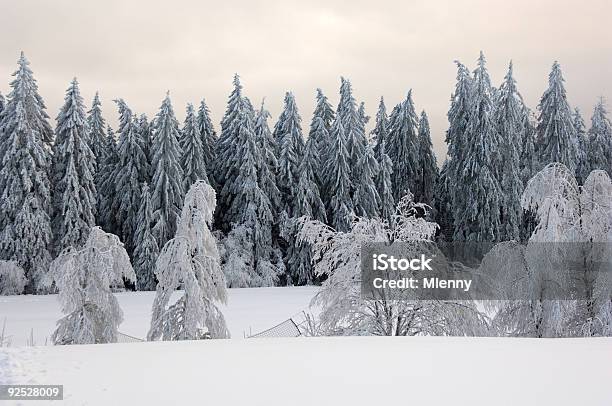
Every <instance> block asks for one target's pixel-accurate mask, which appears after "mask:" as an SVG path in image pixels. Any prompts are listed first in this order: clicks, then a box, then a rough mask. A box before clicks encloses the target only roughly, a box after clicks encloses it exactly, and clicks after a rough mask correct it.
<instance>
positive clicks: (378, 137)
mask: <svg viewBox="0 0 612 406" xmlns="http://www.w3.org/2000/svg"><path fill="white" fill-rule="evenodd" d="M388 136H389V117H388V116H387V106H385V99H384V97H381V98H380V102H379V103H378V111H377V112H376V122H375V124H374V129H373V130H372V142H374V152H375V153H376V154H378V152H379V150H380V148H381V146H382V145H383V143H386V142H387V138H388Z"/></svg>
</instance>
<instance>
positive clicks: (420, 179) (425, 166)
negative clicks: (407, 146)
mask: <svg viewBox="0 0 612 406" xmlns="http://www.w3.org/2000/svg"><path fill="white" fill-rule="evenodd" d="M418 143H419V149H418V153H417V157H418V159H419V165H418V172H417V174H418V176H417V181H416V187H415V191H414V199H415V201H416V202H421V203H425V204H428V205H430V206H433V198H434V189H435V187H436V181H437V180H438V164H437V163H436V156H435V155H434V152H433V145H432V143H431V132H430V130H429V119H428V118H427V113H425V110H423V111H422V112H421V119H420V120H419V138H418Z"/></svg>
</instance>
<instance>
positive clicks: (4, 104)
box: [0, 92, 6, 114]
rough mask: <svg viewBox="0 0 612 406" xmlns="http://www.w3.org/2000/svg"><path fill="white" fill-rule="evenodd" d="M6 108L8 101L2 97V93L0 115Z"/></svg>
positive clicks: (0, 95) (0, 94)
mask: <svg viewBox="0 0 612 406" xmlns="http://www.w3.org/2000/svg"><path fill="white" fill-rule="evenodd" d="M5 106H6V100H5V99H4V96H3V95H2V93H1V92H0V114H2V110H4V107H5Z"/></svg>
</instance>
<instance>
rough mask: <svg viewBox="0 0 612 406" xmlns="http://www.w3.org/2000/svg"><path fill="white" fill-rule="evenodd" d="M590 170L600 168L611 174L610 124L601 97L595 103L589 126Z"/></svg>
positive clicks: (611, 127) (611, 138)
mask: <svg viewBox="0 0 612 406" xmlns="http://www.w3.org/2000/svg"><path fill="white" fill-rule="evenodd" d="M589 152H590V163H591V165H590V166H591V168H590V170H595V169H601V170H604V171H606V172H608V175H610V176H612V124H611V123H610V118H609V117H608V111H607V110H606V105H605V104H604V101H603V99H600V100H599V102H598V103H597V104H596V105H595V110H594V111H593V117H592V118H591V128H589Z"/></svg>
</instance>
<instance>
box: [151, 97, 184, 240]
mask: <svg viewBox="0 0 612 406" xmlns="http://www.w3.org/2000/svg"><path fill="white" fill-rule="evenodd" d="M152 148H153V151H152V157H153V161H152V168H153V179H152V180H151V182H152V183H151V187H152V189H153V190H152V193H151V198H152V204H153V221H154V224H155V225H154V226H153V233H154V235H155V238H156V239H157V244H158V246H160V247H162V246H163V245H164V244H165V243H166V241H168V240H169V239H170V238H172V236H173V235H174V233H175V232H176V224H177V221H178V217H179V215H180V212H181V205H182V203H183V196H184V192H183V190H184V189H183V185H182V182H183V178H184V173H183V169H182V168H181V164H180V159H181V154H182V150H181V147H180V145H179V126H178V121H177V120H176V117H175V116H174V110H173V109H172V103H171V101H170V94H167V95H166V98H165V99H164V101H163V102H162V104H161V107H160V110H159V113H157V116H156V117H155V127H154V133H153V145H152Z"/></svg>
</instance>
